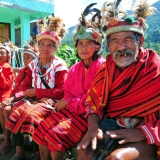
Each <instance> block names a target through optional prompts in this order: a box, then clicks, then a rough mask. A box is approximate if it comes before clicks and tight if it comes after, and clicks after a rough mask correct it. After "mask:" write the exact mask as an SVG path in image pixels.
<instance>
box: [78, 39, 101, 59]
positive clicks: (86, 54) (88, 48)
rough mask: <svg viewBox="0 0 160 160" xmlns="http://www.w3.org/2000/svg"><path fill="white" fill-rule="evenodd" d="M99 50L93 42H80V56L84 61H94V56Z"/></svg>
mask: <svg viewBox="0 0 160 160" xmlns="http://www.w3.org/2000/svg"><path fill="white" fill-rule="evenodd" d="M97 49H98V48H97V46H96V44H95V42H94V41H92V40H78V44H77V50H78V55H79V57H80V58H81V59H83V60H90V59H92V56H93V54H94V52H95V51H97Z"/></svg>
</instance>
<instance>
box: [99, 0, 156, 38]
mask: <svg viewBox="0 0 160 160" xmlns="http://www.w3.org/2000/svg"><path fill="white" fill-rule="evenodd" d="M121 1H122V0H117V1H116V2H114V3H107V2H105V3H104V5H103V8H102V10H101V12H102V23H103V24H104V26H103V28H102V30H103V31H104V32H105V33H106V36H107V37H108V36H109V35H110V34H112V33H115V32H123V31H132V32H137V33H139V34H141V35H144V32H145V30H146V29H147V28H148V25H147V24H146V22H145V20H146V18H147V17H148V16H151V15H152V14H154V13H155V10H156V8H155V7H153V6H149V5H148V4H147V2H146V0H141V1H140V4H139V5H138V6H137V7H136V10H135V11H134V12H133V15H127V14H126V12H125V11H121V10H120V8H119V5H120V2H121ZM134 3H135V2H134Z"/></svg>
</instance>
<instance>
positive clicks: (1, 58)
mask: <svg viewBox="0 0 160 160" xmlns="http://www.w3.org/2000/svg"><path fill="white" fill-rule="evenodd" d="M8 54H11V53H10V49H9V48H8V47H7V46H3V45H1V46H0V102H2V101H3V100H5V99H7V98H9V97H10V94H11V91H12V84H13V81H14V77H15V76H14V72H13V70H12V67H11V66H10V65H9V64H8V63H7V62H6V57H7V55H8Z"/></svg>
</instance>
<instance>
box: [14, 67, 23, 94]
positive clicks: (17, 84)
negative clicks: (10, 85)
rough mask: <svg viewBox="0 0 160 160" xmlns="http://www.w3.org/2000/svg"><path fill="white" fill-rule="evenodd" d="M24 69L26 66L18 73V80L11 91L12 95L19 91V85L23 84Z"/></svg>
mask: <svg viewBox="0 0 160 160" xmlns="http://www.w3.org/2000/svg"><path fill="white" fill-rule="evenodd" d="M23 71H24V68H23V69H21V70H19V71H18V75H17V76H16V80H15V86H14V89H13V90H12V92H11V97H12V96H13V95H14V94H15V93H16V92H18V91H19V87H20V86H21V83H22V76H23Z"/></svg>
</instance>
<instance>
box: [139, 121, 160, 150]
mask: <svg viewBox="0 0 160 160" xmlns="http://www.w3.org/2000/svg"><path fill="white" fill-rule="evenodd" d="M139 128H140V129H141V130H142V131H143V133H144V134H145V136H146V138H147V142H148V144H156V146H159V147H160V120H158V121H152V122H148V123H146V124H145V125H143V126H140V127H139Z"/></svg>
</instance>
